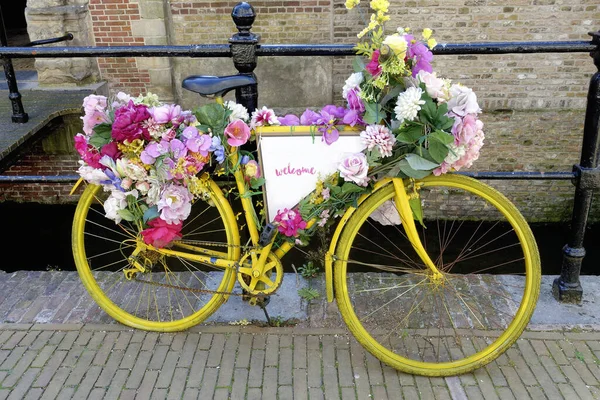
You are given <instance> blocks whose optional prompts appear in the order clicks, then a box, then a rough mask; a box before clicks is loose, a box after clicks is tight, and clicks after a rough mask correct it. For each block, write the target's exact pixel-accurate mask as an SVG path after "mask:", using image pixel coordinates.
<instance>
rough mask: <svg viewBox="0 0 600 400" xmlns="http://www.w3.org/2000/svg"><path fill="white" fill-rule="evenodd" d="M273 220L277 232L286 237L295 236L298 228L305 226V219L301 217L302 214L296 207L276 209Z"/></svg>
mask: <svg viewBox="0 0 600 400" xmlns="http://www.w3.org/2000/svg"><path fill="white" fill-rule="evenodd" d="M275 222H277V225H278V226H277V229H278V230H279V232H280V233H283V234H284V235H285V236H288V237H296V236H298V231H299V230H300V229H304V228H306V221H304V220H303V219H302V215H300V211H298V210H297V209H296V210H288V209H287V208H284V209H283V211H282V210H279V211H277V215H276V216H275Z"/></svg>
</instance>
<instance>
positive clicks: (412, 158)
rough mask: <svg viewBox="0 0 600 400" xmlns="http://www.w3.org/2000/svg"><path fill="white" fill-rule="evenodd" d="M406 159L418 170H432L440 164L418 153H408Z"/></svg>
mask: <svg viewBox="0 0 600 400" xmlns="http://www.w3.org/2000/svg"><path fill="white" fill-rule="evenodd" d="M406 161H407V162H408V165H410V167H411V168H412V169H414V170H417V171H431V170H432V169H434V168H437V167H439V164H436V163H433V162H431V161H429V160H427V159H425V158H423V157H421V156H419V155H417V154H407V155H406Z"/></svg>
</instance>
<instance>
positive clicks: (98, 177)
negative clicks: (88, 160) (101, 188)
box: [77, 161, 108, 185]
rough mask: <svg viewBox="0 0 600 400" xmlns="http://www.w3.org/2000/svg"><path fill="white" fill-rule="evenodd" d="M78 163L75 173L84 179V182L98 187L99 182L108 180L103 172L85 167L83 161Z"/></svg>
mask: <svg viewBox="0 0 600 400" xmlns="http://www.w3.org/2000/svg"><path fill="white" fill-rule="evenodd" d="M80 163H81V166H80V167H79V169H78V170H77V173H78V174H79V175H80V176H81V177H82V178H83V179H85V181H86V182H89V183H91V184H93V185H100V182H102V181H105V180H107V179H108V176H106V174H105V173H104V171H103V170H101V169H99V168H94V167H91V166H89V165H85V164H83V161H80Z"/></svg>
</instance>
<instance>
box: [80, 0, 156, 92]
mask: <svg viewBox="0 0 600 400" xmlns="http://www.w3.org/2000/svg"><path fill="white" fill-rule="evenodd" d="M89 10H90V16H91V21H92V31H93V37H94V45H95V46H140V45H143V44H144V38H143V37H140V36H134V35H133V33H132V30H131V23H132V21H137V20H139V19H140V10H139V5H138V2H136V1H130V0H90V2H89ZM98 68H99V69H100V76H101V79H103V80H105V81H107V82H108V84H109V88H110V91H111V93H116V92H118V91H124V92H127V93H131V94H133V95H138V94H141V93H146V86H147V85H148V84H149V83H150V76H149V74H148V71H147V70H146V69H143V68H140V67H139V66H138V61H137V59H136V58H114V57H105V58H98Z"/></svg>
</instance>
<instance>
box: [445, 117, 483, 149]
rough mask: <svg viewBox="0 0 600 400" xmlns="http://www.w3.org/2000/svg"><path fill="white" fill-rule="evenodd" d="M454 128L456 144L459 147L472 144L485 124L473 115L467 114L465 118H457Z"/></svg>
mask: <svg viewBox="0 0 600 400" xmlns="http://www.w3.org/2000/svg"><path fill="white" fill-rule="evenodd" d="M454 120H455V121H454V125H453V126H452V134H453V135H454V143H455V144H456V145H458V146H460V145H463V144H468V143H470V142H471V141H472V140H473V139H474V138H475V135H476V134H477V131H480V130H482V129H483V122H481V121H480V120H478V119H477V117H475V116H474V115H473V114H467V115H465V116H464V118H460V117H455V118H454Z"/></svg>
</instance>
